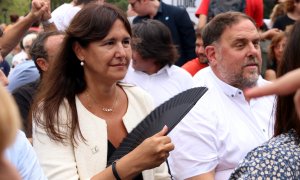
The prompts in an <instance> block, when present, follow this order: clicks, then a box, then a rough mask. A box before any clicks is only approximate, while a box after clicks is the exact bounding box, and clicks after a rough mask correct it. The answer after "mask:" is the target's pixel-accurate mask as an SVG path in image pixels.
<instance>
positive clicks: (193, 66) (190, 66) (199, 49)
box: [181, 29, 208, 76]
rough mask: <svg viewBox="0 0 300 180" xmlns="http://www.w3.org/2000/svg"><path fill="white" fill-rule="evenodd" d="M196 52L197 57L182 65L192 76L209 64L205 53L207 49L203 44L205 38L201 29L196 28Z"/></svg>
mask: <svg viewBox="0 0 300 180" xmlns="http://www.w3.org/2000/svg"><path fill="white" fill-rule="evenodd" d="M195 52H196V55H197V57H196V58H195V59H192V60H190V61H188V62H187V63H185V64H184V65H183V66H181V67H182V68H183V69H185V70H186V71H187V72H189V73H190V74H191V75H192V76H194V75H195V74H196V73H197V72H198V71H199V70H201V69H203V68H205V67H207V66H208V59H207V57H206V55H205V50H204V46H203V39H202V35H201V29H196V47H195Z"/></svg>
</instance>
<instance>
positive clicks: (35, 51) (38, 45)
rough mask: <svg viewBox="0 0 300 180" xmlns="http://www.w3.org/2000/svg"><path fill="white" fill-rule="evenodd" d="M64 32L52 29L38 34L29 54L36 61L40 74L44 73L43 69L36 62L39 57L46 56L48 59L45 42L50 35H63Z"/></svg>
mask: <svg viewBox="0 0 300 180" xmlns="http://www.w3.org/2000/svg"><path fill="white" fill-rule="evenodd" d="M63 34H64V33H63V32H61V31H51V32H42V33H40V34H39V35H38V37H37V38H36V39H35V40H34V41H33V43H32V45H31V48H30V51H29V54H30V55H31V57H32V60H33V61H34V64H35V66H36V68H37V69H38V70H39V72H40V74H42V73H43V71H42V69H41V68H40V67H39V66H38V64H37V63H36V60H37V59H38V58H44V59H46V60H48V53H47V51H46V50H45V42H46V40H47V39H48V38H49V37H50V36H56V35H63Z"/></svg>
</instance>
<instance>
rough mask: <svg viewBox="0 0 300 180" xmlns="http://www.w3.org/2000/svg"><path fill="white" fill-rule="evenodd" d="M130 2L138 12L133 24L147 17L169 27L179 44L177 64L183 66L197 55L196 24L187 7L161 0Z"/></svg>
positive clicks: (130, 0)
mask: <svg viewBox="0 0 300 180" xmlns="http://www.w3.org/2000/svg"><path fill="white" fill-rule="evenodd" d="M128 3H129V4H130V5H131V7H132V9H133V10H134V11H135V12H136V13H137V16H136V17H135V18H134V19H133V24H135V23H139V22H141V21H143V20H145V19H155V20H158V21H160V22H162V23H164V24H165V25H166V26H167V27H168V28H169V30H170V32H171V35H172V41H173V43H174V44H175V45H176V46H177V49H178V53H179V58H178V60H177V61H176V62H175V64H176V65H177V66H182V65H183V64H184V63H186V62H187V61H189V60H191V59H194V58H195V57H196V54H195V41H196V37H195V30H194V25H193V23H192V21H191V19H190V17H189V15H188V13H187V11H186V9H184V8H180V7H177V6H173V5H170V4H166V3H164V2H163V1H160V0H128Z"/></svg>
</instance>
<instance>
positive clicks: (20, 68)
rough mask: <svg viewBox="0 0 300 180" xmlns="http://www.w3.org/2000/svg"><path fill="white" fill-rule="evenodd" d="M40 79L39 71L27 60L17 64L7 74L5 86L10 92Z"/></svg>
mask: <svg viewBox="0 0 300 180" xmlns="http://www.w3.org/2000/svg"><path fill="white" fill-rule="evenodd" d="M39 77H40V74H39V71H38V69H37V68H36V66H35V64H34V62H33V61H32V60H27V61H24V62H22V63H21V64H18V65H17V66H16V67H15V68H14V69H13V70H12V71H11V73H10V74H9V76H8V81H9V84H8V86H7V88H8V90H9V91H10V92H12V91H13V90H14V89H16V88H18V87H20V86H23V85H25V84H27V83H30V82H33V81H35V80H37V79H38V78H39Z"/></svg>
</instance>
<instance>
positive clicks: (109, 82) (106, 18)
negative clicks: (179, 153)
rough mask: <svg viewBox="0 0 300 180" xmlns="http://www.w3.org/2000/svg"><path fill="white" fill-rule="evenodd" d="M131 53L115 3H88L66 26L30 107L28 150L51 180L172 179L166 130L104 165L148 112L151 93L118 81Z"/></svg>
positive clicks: (123, 19)
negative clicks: (31, 146) (30, 119)
mask: <svg viewBox="0 0 300 180" xmlns="http://www.w3.org/2000/svg"><path fill="white" fill-rule="evenodd" d="M131 53H132V52H131V27H130V23H129V22H128V20H127V17H126V15H125V13H124V12H123V11H122V10H120V9H118V8H116V7H115V6H113V5H110V4H106V3H105V4H102V3H91V4H88V5H86V6H84V7H83V8H82V9H81V10H80V11H79V12H78V13H77V14H76V15H75V17H74V18H73V20H72V21H71V23H70V26H69V27H68V28H67V29H66V35H65V38H64V42H63V45H62V47H61V51H60V53H59V54H58V56H57V58H56V59H55V60H54V63H53V64H52V66H51V68H50V69H49V71H48V72H47V75H46V76H45V77H43V79H42V81H41V84H40V89H39V91H38V95H37V96H36V100H35V103H34V105H33V108H32V112H33V115H32V117H33V119H32V121H33V134H32V137H33V147H34V149H35V151H36V152H37V155H38V157H39V160H40V162H41V165H42V167H43V169H44V172H45V174H46V176H47V177H48V178H49V179H59V180H61V179H101V180H102V179H107V180H110V179H112V180H113V179H134V178H136V179H141V178H143V179H144V180H147V179H170V175H169V174H168V168H167V166H166V163H165V160H166V158H167V157H168V156H169V152H170V151H171V150H173V149H174V145H173V144H172V142H171V140H170V138H169V137H167V136H165V133H166V132H167V129H168V128H167V127H166V126H165V127H164V128H163V129H162V130H161V131H160V132H158V133H157V134H155V135H154V136H152V137H150V138H147V139H146V140H144V141H143V142H142V143H141V144H140V145H139V146H137V148H135V149H134V150H133V151H132V152H130V153H128V154H127V155H125V156H124V157H122V158H120V159H119V160H118V161H115V162H113V163H112V165H108V163H107V162H108V159H109V158H110V157H111V155H112V154H113V152H114V151H115V150H116V148H118V147H119V145H120V143H121V141H122V140H123V139H124V138H125V137H126V135H127V134H128V133H129V132H130V131H131V130H133V128H134V127H136V125H137V124H138V123H139V122H140V121H141V120H142V119H143V118H144V117H145V116H146V115H148V114H149V113H150V112H151V111H152V109H153V102H152V99H151V97H150V95H149V94H147V93H146V92H144V91H143V90H142V89H140V88H138V87H136V86H132V85H128V84H124V83H119V81H120V80H122V79H123V78H124V76H125V75H126V72H127V68H128V65H129V61H130V60H131V55H132V54H131Z"/></svg>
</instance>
